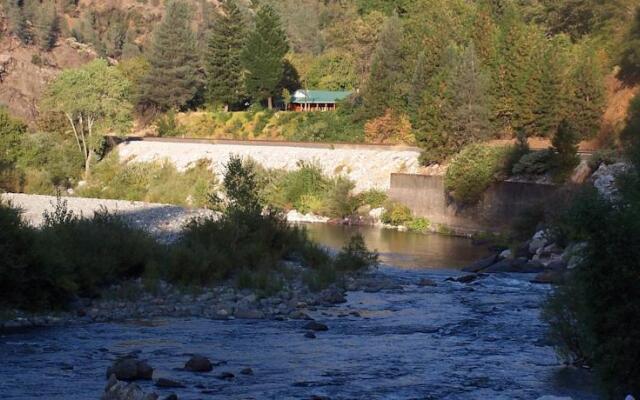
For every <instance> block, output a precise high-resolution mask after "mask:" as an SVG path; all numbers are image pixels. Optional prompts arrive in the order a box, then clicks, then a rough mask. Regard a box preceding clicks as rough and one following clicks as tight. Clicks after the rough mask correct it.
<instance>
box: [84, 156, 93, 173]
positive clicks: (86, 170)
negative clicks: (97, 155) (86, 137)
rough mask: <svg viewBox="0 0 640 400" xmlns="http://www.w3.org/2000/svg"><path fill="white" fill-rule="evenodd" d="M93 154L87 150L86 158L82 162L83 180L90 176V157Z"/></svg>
mask: <svg viewBox="0 0 640 400" xmlns="http://www.w3.org/2000/svg"><path fill="white" fill-rule="evenodd" d="M92 154H93V152H92V151H91V150H89V154H87V157H86V158H85V160H84V179H88V178H89V175H90V174H91V156H92Z"/></svg>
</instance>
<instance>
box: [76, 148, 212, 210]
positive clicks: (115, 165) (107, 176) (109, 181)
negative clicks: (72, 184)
mask: <svg viewBox="0 0 640 400" xmlns="http://www.w3.org/2000/svg"><path fill="white" fill-rule="evenodd" d="M215 184H216V176H215V175H214V174H213V172H211V171H210V170H209V163H208V162H207V161H204V160H202V161H199V162H198V163H196V164H195V165H193V166H192V167H190V168H189V169H187V170H185V171H183V172H181V171H178V170H177V168H176V167H175V166H174V165H173V164H172V163H170V162H144V163H138V162H132V163H127V162H121V161H120V160H119V158H118V154H117V153H116V152H113V153H111V154H109V155H108V156H107V157H105V159H103V160H102V161H101V162H100V163H98V164H97V165H96V166H95V168H94V169H93V171H92V173H91V175H90V176H89V177H88V178H87V180H86V183H85V184H84V185H83V186H80V187H78V188H77V194H78V195H79V196H83V197H92V198H99V199H117V200H136V201H145V202H150V203H165V204H176V205H181V206H191V207H204V206H205V205H206V204H207V202H208V196H209V194H210V193H211V192H212V191H213V190H214V188H215Z"/></svg>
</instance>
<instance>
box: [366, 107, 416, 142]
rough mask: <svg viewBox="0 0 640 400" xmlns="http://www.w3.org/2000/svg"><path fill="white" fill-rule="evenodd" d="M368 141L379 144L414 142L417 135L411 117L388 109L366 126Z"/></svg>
mask: <svg viewBox="0 0 640 400" xmlns="http://www.w3.org/2000/svg"><path fill="white" fill-rule="evenodd" d="M364 134H365V138H366V140H367V143H377V144H413V143H415V137H414V136H413V131H412V127H411V122H409V118H408V117H407V116H406V115H404V114H401V113H398V112H395V111H393V110H391V109H387V111H385V113H384V115H382V116H380V117H377V118H374V119H372V120H371V121H369V122H367V123H366V124H365V126H364Z"/></svg>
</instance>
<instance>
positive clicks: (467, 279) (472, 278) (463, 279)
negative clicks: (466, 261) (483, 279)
mask: <svg viewBox="0 0 640 400" xmlns="http://www.w3.org/2000/svg"><path fill="white" fill-rule="evenodd" d="M477 279H478V275H477V274H468V275H462V276H459V277H457V278H447V279H445V280H446V281H451V282H458V283H471V282H473V281H475V280H477Z"/></svg>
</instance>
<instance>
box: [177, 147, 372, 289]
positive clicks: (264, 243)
mask: <svg viewBox="0 0 640 400" xmlns="http://www.w3.org/2000/svg"><path fill="white" fill-rule="evenodd" d="M306 168H307V169H306V170H305V171H303V172H302V173H301V174H299V175H296V179H294V182H296V184H295V185H292V186H293V188H297V189H300V190H297V189H296V190H297V193H298V194H299V193H300V192H304V191H305V189H304V188H305V187H307V186H311V187H312V186H313V184H312V182H314V181H315V180H316V178H319V175H318V174H316V173H315V172H314V171H315V170H314V169H313V168H312V167H306ZM259 179H260V178H259V176H258V173H257V171H256V167H255V164H253V163H252V162H251V161H243V160H242V159H241V158H239V157H232V158H231V159H230V161H229V164H228V165H227V172H226V174H225V177H224V183H223V189H224V193H223V194H224V196H223V198H215V199H213V201H214V203H215V207H216V208H218V209H221V210H222V214H221V215H220V216H219V217H218V218H208V219H203V220H196V221H193V222H191V224H189V226H188V227H187V229H186V230H185V233H184V235H183V236H182V238H181V239H180V240H179V241H178V242H177V243H176V245H175V250H174V252H173V255H172V259H171V262H170V266H169V277H170V278H171V280H174V281H179V282H182V283H185V284H210V283H213V282H216V281H220V280H224V279H229V278H231V277H234V276H235V277H237V278H238V274H239V273H241V275H240V277H239V278H238V279H239V280H240V281H241V282H242V284H243V285H248V284H250V282H252V279H250V278H249V275H250V274H257V275H256V276H259V275H261V274H264V272H265V271H272V270H275V269H277V268H278V267H279V266H280V265H281V262H282V260H283V259H294V260H300V261H302V263H303V264H305V265H307V266H309V267H311V268H313V269H318V270H320V269H326V268H329V267H333V268H336V269H339V270H340V269H347V268H349V269H351V270H357V269H360V268H364V267H367V266H370V265H371V264H372V263H373V262H374V260H373V259H372V258H371V257H372V255H370V253H368V252H367V251H366V248H364V247H362V246H364V244H363V243H362V246H361V247H358V246H355V245H354V246H355V247H353V249H351V250H353V251H349V252H346V253H344V252H343V253H340V254H339V255H338V257H337V258H336V260H335V261H332V260H331V259H330V258H329V257H328V256H327V255H326V253H324V251H322V250H320V249H319V248H318V247H317V246H316V245H315V244H313V243H312V242H311V241H310V239H309V238H308V236H307V233H306V231H305V230H304V229H303V228H300V227H295V226H290V225H289V224H287V222H286V219H285V217H284V215H283V214H282V213H280V212H278V211H277V210H274V209H269V208H268V207H265V204H264V199H263V198H262V197H261V196H260V193H259V191H258V182H259ZM310 182H311V183H310ZM221 203H222V204H221ZM360 241H362V239H361V238H360ZM344 254H346V255H344ZM341 257H342V258H341ZM344 257H347V258H346V259H345V258H344ZM258 281H259V280H258ZM254 282H255V281H254Z"/></svg>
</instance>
